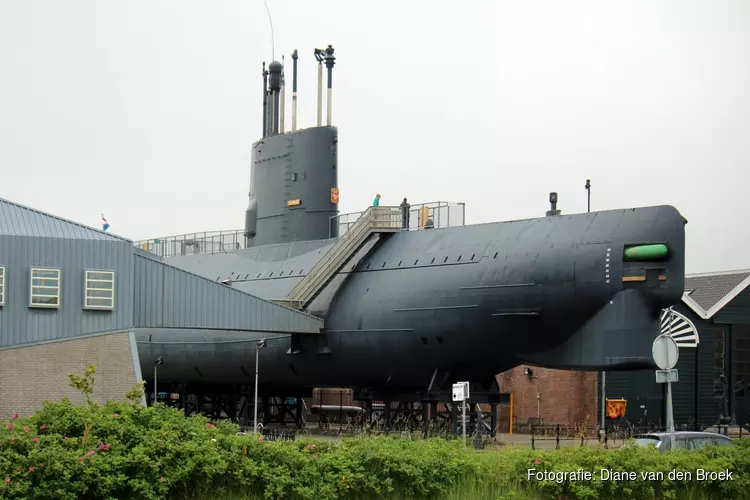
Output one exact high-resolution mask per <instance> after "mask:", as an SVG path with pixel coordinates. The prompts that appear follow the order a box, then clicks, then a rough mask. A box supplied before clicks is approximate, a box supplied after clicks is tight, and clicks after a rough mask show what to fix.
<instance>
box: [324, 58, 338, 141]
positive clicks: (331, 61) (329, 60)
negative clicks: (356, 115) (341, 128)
mask: <svg viewBox="0 0 750 500" xmlns="http://www.w3.org/2000/svg"><path fill="white" fill-rule="evenodd" d="M335 63H336V58H335V57H334V56H333V47H332V46H331V45H329V46H328V48H327V49H326V68H328V96H327V99H328V110H327V115H326V125H328V126H329V127H330V126H331V96H332V91H331V85H332V81H331V80H332V79H333V65H334V64H335Z"/></svg>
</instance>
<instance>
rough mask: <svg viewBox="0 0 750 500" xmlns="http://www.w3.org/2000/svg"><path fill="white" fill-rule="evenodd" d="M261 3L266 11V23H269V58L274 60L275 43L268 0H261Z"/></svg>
mask: <svg viewBox="0 0 750 500" xmlns="http://www.w3.org/2000/svg"><path fill="white" fill-rule="evenodd" d="M263 5H265V6H266V13H267V14H268V24H270V25H271V60H272V61H275V60H276V44H275V42H274V40H273V21H271V10H270V9H269V8H268V2H266V0H263Z"/></svg>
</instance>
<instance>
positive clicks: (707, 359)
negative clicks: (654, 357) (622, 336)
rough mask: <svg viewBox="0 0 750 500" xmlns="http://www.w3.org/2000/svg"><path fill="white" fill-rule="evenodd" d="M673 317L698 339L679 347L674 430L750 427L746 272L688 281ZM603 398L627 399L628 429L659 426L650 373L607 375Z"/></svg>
mask: <svg viewBox="0 0 750 500" xmlns="http://www.w3.org/2000/svg"><path fill="white" fill-rule="evenodd" d="M675 311H676V312H677V313H679V314H681V315H683V316H684V317H685V318H686V319H688V320H689V321H690V322H692V323H693V325H695V331H696V333H697V335H696V337H697V338H696V339H695V342H692V341H690V340H688V341H684V342H680V341H678V344H679V345H680V358H679V361H678V363H677V366H676V368H677V369H678V370H679V378H680V380H679V382H678V383H676V384H674V385H673V389H672V390H673V398H674V403H673V408H674V417H675V425H676V426H678V427H679V428H695V427H699V428H701V427H706V426H712V425H715V424H717V423H719V420H720V419H721V417H722V416H726V417H727V419H726V420H727V421H729V422H732V423H736V424H738V425H743V426H744V425H748V424H750V387H749V385H748V383H749V382H750V270H742V271H725V272H716V273H705V274H694V275H687V276H686V278H685V294H684V296H683V298H682V301H681V303H680V304H679V305H678V306H676V307H675ZM606 397H607V398H609V399H617V398H625V399H627V401H628V408H627V413H626V415H625V419H626V420H628V421H629V422H631V423H632V424H633V425H640V426H647V425H656V426H663V425H664V422H665V407H664V403H665V398H664V394H663V387H662V385H661V384H657V383H656V377H655V374H654V371H652V370H645V371H637V372H629V373H628V372H619V373H617V372H612V373H608V374H607V382H606Z"/></svg>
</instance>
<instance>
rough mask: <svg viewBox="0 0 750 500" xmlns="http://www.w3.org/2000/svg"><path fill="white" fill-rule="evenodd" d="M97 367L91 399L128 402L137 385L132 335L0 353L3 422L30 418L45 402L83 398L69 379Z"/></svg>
mask: <svg viewBox="0 0 750 500" xmlns="http://www.w3.org/2000/svg"><path fill="white" fill-rule="evenodd" d="M89 364H92V365H95V366H96V369H97V372H96V375H95V377H96V379H95V385H94V396H93V399H94V400H96V401H97V402H102V403H103V402H105V401H107V400H110V399H124V395H125V393H126V392H127V391H129V390H130V389H131V388H132V387H133V385H134V384H135V383H136V382H137V380H136V371H135V368H134V366H133V355H132V351H131V347H130V336H129V333H128V332H120V333H113V334H109V335H100V336H96V337H86V338H81V339H72V340H65V341H60V342H53V343H49V344H41V345H33V346H28V347H19V348H15V349H5V350H2V351H0V419H7V418H10V417H11V416H12V415H13V413H16V412H17V413H18V414H19V415H21V416H27V415H31V414H33V413H34V411H36V410H37V409H38V408H40V407H41V406H42V403H43V402H44V401H45V400H48V401H59V400H61V399H62V398H63V397H65V396H67V397H68V398H70V400H71V401H72V402H73V403H74V404H80V403H82V402H83V401H85V399H84V398H83V396H82V395H81V394H80V393H79V392H78V391H76V390H75V389H73V388H72V387H69V386H68V373H70V372H75V373H77V374H78V375H82V374H83V372H84V370H85V369H86V367H87V366H88V365H89Z"/></svg>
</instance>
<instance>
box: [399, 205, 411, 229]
mask: <svg viewBox="0 0 750 500" xmlns="http://www.w3.org/2000/svg"><path fill="white" fill-rule="evenodd" d="M400 206H401V214H402V215H401V228H402V229H409V208H410V207H411V205H409V202H408V201H406V198H404V201H402V202H401V205H400Z"/></svg>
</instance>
